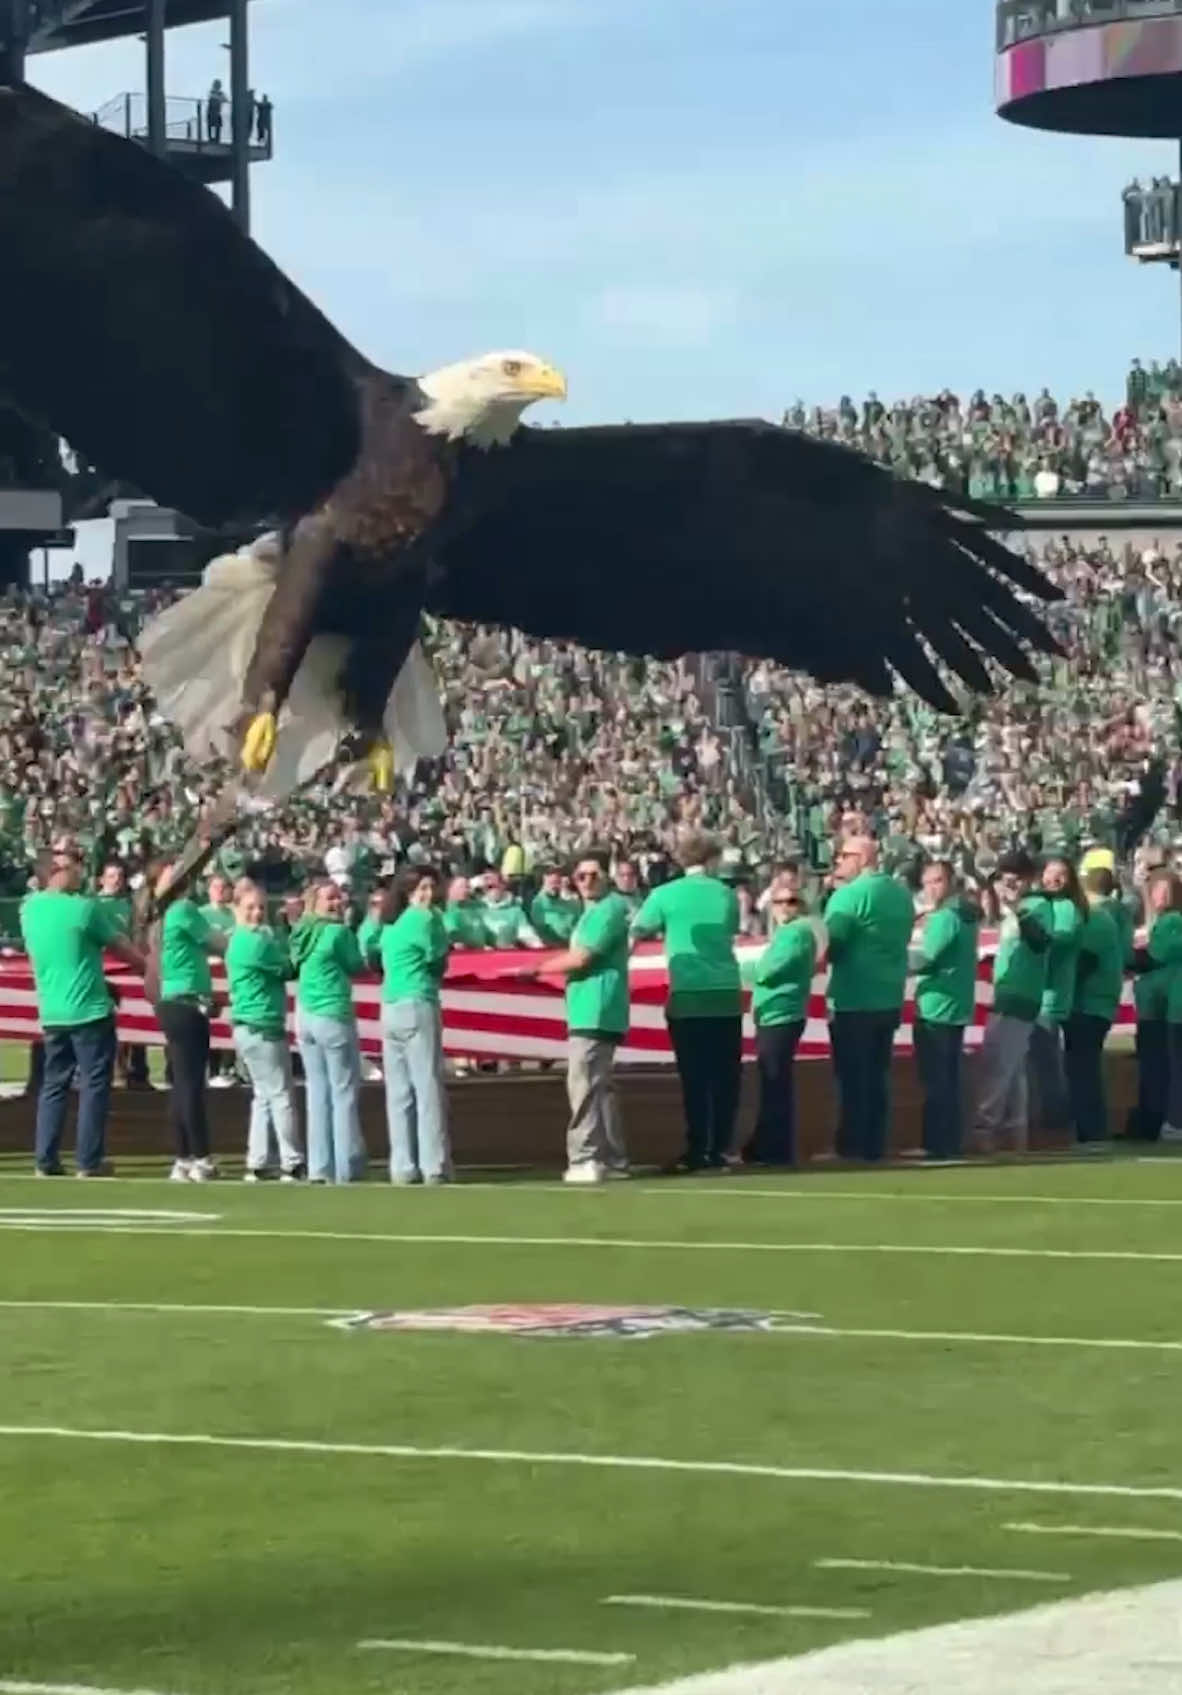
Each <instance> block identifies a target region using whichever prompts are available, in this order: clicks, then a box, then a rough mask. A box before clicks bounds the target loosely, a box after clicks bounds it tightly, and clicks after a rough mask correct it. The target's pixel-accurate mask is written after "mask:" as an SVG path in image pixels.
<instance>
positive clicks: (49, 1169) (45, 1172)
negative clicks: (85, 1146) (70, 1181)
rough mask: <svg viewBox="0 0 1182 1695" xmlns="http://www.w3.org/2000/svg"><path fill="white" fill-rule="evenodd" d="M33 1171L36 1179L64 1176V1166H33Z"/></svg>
mask: <svg viewBox="0 0 1182 1695" xmlns="http://www.w3.org/2000/svg"><path fill="white" fill-rule="evenodd" d="M33 1171H34V1175H35V1176H37V1177H64V1176H65V1175H66V1168H65V1166H64V1165H35V1166H34V1167H33Z"/></svg>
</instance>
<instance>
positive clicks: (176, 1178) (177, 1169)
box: [168, 1159, 193, 1183]
mask: <svg viewBox="0 0 1182 1695" xmlns="http://www.w3.org/2000/svg"><path fill="white" fill-rule="evenodd" d="M192 1175H193V1166H192V1162H191V1161H190V1160H187V1159H177V1160H174V1161H173V1163H172V1170H171V1171H170V1172H169V1174H168V1181H169V1182H170V1183H187V1182H188V1181H189V1179H190V1178H191V1177H192Z"/></svg>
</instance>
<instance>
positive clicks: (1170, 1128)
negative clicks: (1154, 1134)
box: [1161, 1124, 1182, 1142]
mask: <svg viewBox="0 0 1182 1695" xmlns="http://www.w3.org/2000/svg"><path fill="white" fill-rule="evenodd" d="M1161 1140H1162V1141H1163V1142H1182V1129H1179V1127H1178V1126H1177V1125H1176V1124H1163V1125H1162V1127H1161Z"/></svg>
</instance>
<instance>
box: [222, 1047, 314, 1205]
mask: <svg viewBox="0 0 1182 1695" xmlns="http://www.w3.org/2000/svg"><path fill="white" fill-rule="evenodd" d="M234 1046H235V1047H236V1048H237V1050H238V1057H239V1059H241V1061H242V1063H243V1065H244V1066H245V1067H246V1075H247V1076H248V1077H249V1078H250V1088H251V1096H250V1129H249V1131H248V1132H247V1137H246V1169H247V1170H248V1171H265V1170H266V1169H267V1166H268V1165H269V1163H270V1159H271V1133H272V1131H274V1136H275V1140H276V1141H277V1142H278V1144H279V1164H280V1167H281V1168H282V1170H284V1171H298V1170H299V1168H300V1167H301V1166H302V1165H303V1163H304V1155H303V1152H302V1151H301V1149H300V1136H299V1130H298V1128H297V1126H296V1108H295V1089H294V1087H293V1085H292V1080H291V1054H290V1053H289V1052H288V1047H287V1037H286V1036H260V1035H259V1034H258V1032H257V1031H256V1030H246V1029H244V1028H243V1026H242V1025H241V1024H236V1025H235V1026H234Z"/></svg>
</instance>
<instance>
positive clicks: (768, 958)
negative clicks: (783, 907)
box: [743, 918, 817, 1030]
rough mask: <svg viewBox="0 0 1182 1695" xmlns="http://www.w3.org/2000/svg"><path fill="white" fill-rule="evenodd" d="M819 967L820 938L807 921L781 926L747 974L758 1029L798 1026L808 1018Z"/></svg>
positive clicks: (746, 971) (752, 1008) (752, 1012)
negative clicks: (775, 1025) (814, 980)
mask: <svg viewBox="0 0 1182 1695" xmlns="http://www.w3.org/2000/svg"><path fill="white" fill-rule="evenodd" d="M816 966H817V937H816V932H815V931H814V929H813V926H812V924H811V923H810V922H809V920H808V919H807V918H793V919H791V920H790V921H789V922H788V923H787V924H780V925H777V927H776V929H775V930H774V932H773V933H772V939H771V941H770V942H769V943H768V945H767V947H766V948H765V949H764V951H763V952H762V953H761V954H760V956H759V958H758V959H757V960H756V961H755V963H754V964H753V965H751V966H749V967H745V968H744V972H743V975H744V976H745V977H748V978H749V980H750V982H751V985H752V993H751V1014H752V1017H753V1018H754V1019H755V1025H756V1028H757V1029H759V1030H763V1029H767V1028H769V1027H770V1026H771V1025H773V1024H796V1023H798V1022H799V1021H800V1020H801V1019H803V1018H807V1017H808V1004H809V990H810V989H811V988H812V983H813V974H814V972H815V971H816Z"/></svg>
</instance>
